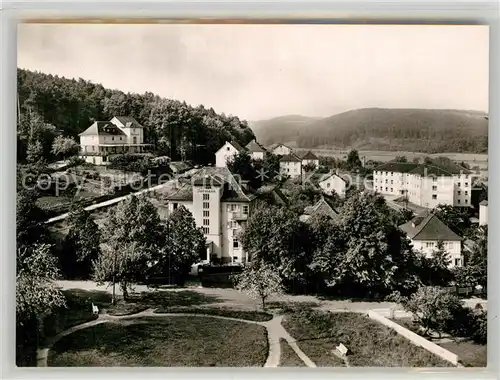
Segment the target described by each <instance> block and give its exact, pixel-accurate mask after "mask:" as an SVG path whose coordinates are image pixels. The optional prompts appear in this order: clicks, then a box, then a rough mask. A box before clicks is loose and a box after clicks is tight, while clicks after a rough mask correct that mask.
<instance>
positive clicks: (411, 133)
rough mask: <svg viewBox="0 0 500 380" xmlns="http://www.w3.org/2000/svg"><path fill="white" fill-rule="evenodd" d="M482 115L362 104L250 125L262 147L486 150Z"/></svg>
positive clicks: (464, 151)
mask: <svg viewBox="0 0 500 380" xmlns="http://www.w3.org/2000/svg"><path fill="white" fill-rule="evenodd" d="M486 116H487V115H486V114H485V113H484V112H479V111H462V110H433V109H384V108H363V109H357V110H352V111H348V112H344V113H340V114H337V115H334V116H330V117H327V118H322V119H317V120H309V121H305V122H302V123H288V122H283V118H276V119H270V120H265V121H260V122H256V123H254V124H253V125H251V126H252V128H254V130H255V133H256V135H257V138H258V139H259V140H260V141H261V142H262V143H263V144H266V145H269V144H273V143H278V142H283V143H287V142H288V143H290V142H292V141H293V142H296V145H297V146H299V147H301V148H330V147H331V148H356V149H363V150H400V151H414V152H426V153H437V152H463V153H466V152H467V153H485V152H487V150H488V120H487V119H486ZM285 120H286V118H285ZM304 120H306V119H304ZM254 126H255V127H254Z"/></svg>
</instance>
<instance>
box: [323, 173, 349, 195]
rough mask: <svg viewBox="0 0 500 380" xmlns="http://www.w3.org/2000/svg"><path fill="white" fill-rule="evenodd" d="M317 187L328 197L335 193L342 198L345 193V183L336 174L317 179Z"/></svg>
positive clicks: (324, 175) (328, 174)
mask: <svg viewBox="0 0 500 380" xmlns="http://www.w3.org/2000/svg"><path fill="white" fill-rule="evenodd" d="M318 185H319V187H320V188H321V190H322V191H323V192H324V193H325V194H328V195H332V193H333V192H335V193H337V194H338V195H340V196H341V197H343V196H345V193H346V191H347V181H346V180H345V179H344V178H342V177H341V176H340V175H339V174H338V172H330V173H327V174H323V175H322V176H321V177H320V178H319V181H318Z"/></svg>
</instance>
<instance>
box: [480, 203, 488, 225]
mask: <svg viewBox="0 0 500 380" xmlns="http://www.w3.org/2000/svg"><path fill="white" fill-rule="evenodd" d="M487 224H488V201H486V200H484V201H481V202H480V203H479V225H480V226H485V225H487Z"/></svg>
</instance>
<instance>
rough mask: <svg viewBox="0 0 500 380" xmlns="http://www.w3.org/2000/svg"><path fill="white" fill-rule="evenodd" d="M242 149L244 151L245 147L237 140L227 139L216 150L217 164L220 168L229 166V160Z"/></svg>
mask: <svg viewBox="0 0 500 380" xmlns="http://www.w3.org/2000/svg"><path fill="white" fill-rule="evenodd" d="M242 151H244V149H243V148H242V147H241V145H240V144H238V143H237V142H236V141H226V143H225V144H224V145H222V147H221V148H220V149H219V150H218V151H217V152H215V166H216V167H218V168H225V167H227V161H228V160H229V159H231V158H233V157H234V156H235V155H236V154H238V153H239V152H242Z"/></svg>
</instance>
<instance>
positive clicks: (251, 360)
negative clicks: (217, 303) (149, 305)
mask: <svg viewBox="0 0 500 380" xmlns="http://www.w3.org/2000/svg"><path fill="white" fill-rule="evenodd" d="M267 354H268V344H267V332H266V329H265V328H264V327H262V326H258V325H254V324H247V323H243V322H235V321H228V320H220V319H219V320H218V319H214V318H207V317H196V316H194V317H156V318H138V319H134V320H127V321H120V322H117V323H104V324H101V325H97V326H93V327H90V328H87V329H84V330H80V331H76V332H75V333H73V334H70V335H68V336H65V337H64V338H62V339H61V340H60V341H58V342H57V343H56V344H55V345H54V347H53V348H52V349H51V351H50V352H49V358H48V365H49V366H54V367H75V366H80V367H82V366H84V367H85V366H89V367H93V366H94V367H95V366H97V367H101V366H106V367H108V366H109V367H117V366H128V367H132V366H133V367H136V366H138V367H154V366H174V367H179V366H197V367H200V366H201V367H207V366H208V367H211V366H217V367H250V366H252V367H253V366H263V365H264V363H265V361H266V359H267Z"/></svg>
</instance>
